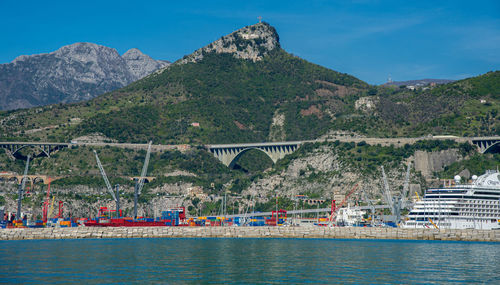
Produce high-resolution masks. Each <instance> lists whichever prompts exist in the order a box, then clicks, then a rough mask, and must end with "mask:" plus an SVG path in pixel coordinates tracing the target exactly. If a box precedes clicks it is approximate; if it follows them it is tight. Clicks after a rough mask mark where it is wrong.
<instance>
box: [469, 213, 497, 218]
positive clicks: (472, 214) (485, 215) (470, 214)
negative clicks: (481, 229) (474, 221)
mask: <svg viewBox="0 0 500 285" xmlns="http://www.w3.org/2000/svg"><path fill="white" fill-rule="evenodd" d="M497 215H498V213H497ZM462 216H473V217H490V216H494V215H492V214H477V213H462Z"/></svg>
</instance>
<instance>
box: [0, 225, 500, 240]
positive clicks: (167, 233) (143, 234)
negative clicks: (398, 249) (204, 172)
mask: <svg viewBox="0 0 500 285" xmlns="http://www.w3.org/2000/svg"><path fill="white" fill-rule="evenodd" d="M83 238H327V239H403V240H452V241H486V242H500V231H495V230H450V229H401V228H357V227H354V228H347V227H346V228H326V227H116V228H99V227H77V228H39V229H35V228H27V229H2V230H0V240H36V239H83Z"/></svg>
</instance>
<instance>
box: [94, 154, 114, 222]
mask: <svg viewBox="0 0 500 285" xmlns="http://www.w3.org/2000/svg"><path fill="white" fill-rule="evenodd" d="M94 154H95V160H96V161H97V166H98V167H99V171H100V172H101V175H102V178H103V179H104V183H106V188H108V191H109V193H111V196H112V197H113V200H115V202H116V216H117V217H118V216H119V215H120V197H119V193H118V187H117V188H116V189H117V191H116V195H115V193H114V192H113V188H111V184H110V183H109V180H108V176H107V175H106V172H105V171H104V168H103V167H102V164H101V160H100V159H99V156H98V155H97V152H96V151H95V150H94Z"/></svg>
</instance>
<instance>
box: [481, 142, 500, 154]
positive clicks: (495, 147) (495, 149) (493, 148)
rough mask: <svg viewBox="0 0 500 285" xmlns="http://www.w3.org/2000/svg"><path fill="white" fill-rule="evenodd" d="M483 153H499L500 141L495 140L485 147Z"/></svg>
mask: <svg viewBox="0 0 500 285" xmlns="http://www.w3.org/2000/svg"><path fill="white" fill-rule="evenodd" d="M483 153H500V141H497V142H495V143H493V144H491V145H490V146H488V147H486V149H485V150H484V151H483Z"/></svg>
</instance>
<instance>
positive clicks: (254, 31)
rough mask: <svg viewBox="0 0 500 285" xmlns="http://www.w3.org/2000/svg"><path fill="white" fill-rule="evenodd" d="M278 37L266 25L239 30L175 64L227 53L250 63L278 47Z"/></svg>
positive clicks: (259, 24)
mask: <svg viewBox="0 0 500 285" xmlns="http://www.w3.org/2000/svg"><path fill="white" fill-rule="evenodd" d="M279 46H280V44H279V36H278V33H277V32H276V30H275V29H274V28H273V27H272V26H270V25H269V24H267V23H258V24H255V25H251V26H247V27H244V28H241V29H239V30H237V31H235V32H233V33H231V34H229V35H227V36H224V37H222V38H220V39H219V40H217V41H215V42H213V43H211V44H209V45H207V46H205V47H202V48H200V49H198V50H196V51H195V52H193V53H192V54H190V55H188V56H185V57H184V58H183V59H180V60H179V61H177V62H176V64H185V63H189V62H198V61H200V60H202V59H203V57H204V54H206V53H211V52H215V53H228V54H232V55H233V56H234V57H235V58H241V59H248V60H252V61H254V62H255V61H259V60H262V57H263V56H265V55H266V54H267V53H268V52H269V51H271V50H273V49H275V48H277V47H279Z"/></svg>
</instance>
